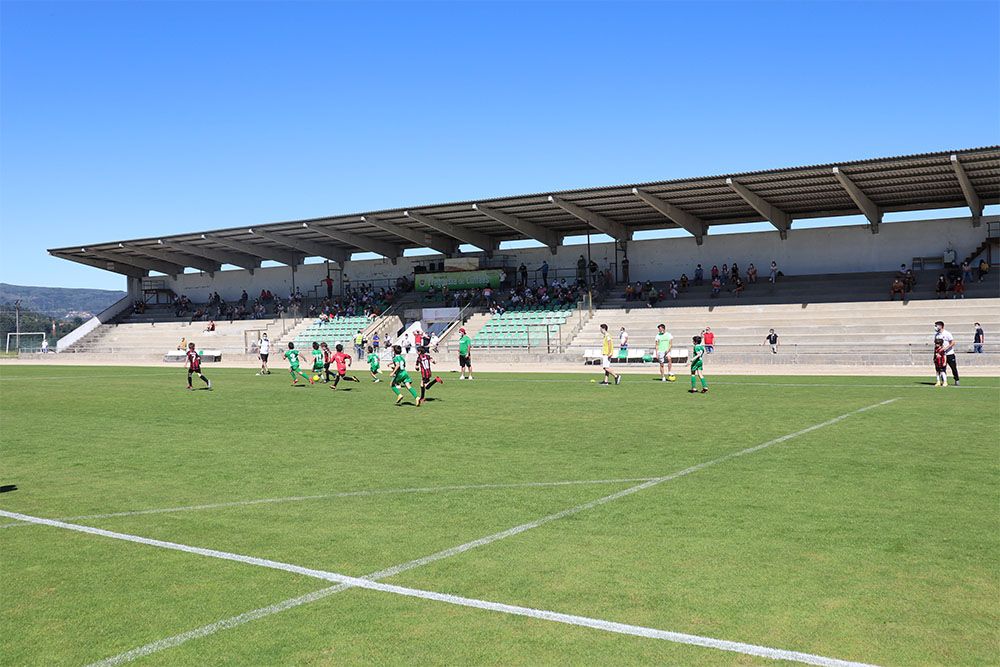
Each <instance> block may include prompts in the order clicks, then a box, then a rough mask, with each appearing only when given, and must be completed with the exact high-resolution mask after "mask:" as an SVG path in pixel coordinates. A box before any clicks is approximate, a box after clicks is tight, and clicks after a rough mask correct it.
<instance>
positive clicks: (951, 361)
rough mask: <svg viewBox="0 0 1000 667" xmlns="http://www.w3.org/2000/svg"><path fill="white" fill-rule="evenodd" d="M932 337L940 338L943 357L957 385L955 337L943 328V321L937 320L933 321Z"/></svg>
mask: <svg viewBox="0 0 1000 667" xmlns="http://www.w3.org/2000/svg"><path fill="white" fill-rule="evenodd" d="M934 338H940V339H941V343H942V345H943V347H944V354H945V358H946V359H947V361H948V366H949V367H950V368H951V376H952V377H953V378H954V379H955V386H956V387H957V386H958V363H957V361H958V360H957V359H956V358H955V337H954V336H952V335H951V332H950V331H948V330H947V329H945V328H944V322H942V321H941V320H938V321H937V322H935V323H934Z"/></svg>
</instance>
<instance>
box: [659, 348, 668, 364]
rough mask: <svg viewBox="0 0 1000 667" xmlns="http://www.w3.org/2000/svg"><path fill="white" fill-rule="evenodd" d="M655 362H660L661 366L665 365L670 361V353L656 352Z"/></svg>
mask: <svg viewBox="0 0 1000 667" xmlns="http://www.w3.org/2000/svg"><path fill="white" fill-rule="evenodd" d="M656 360H657V361H658V362H660V363H661V364H665V363H667V362H668V361H670V352H669V351H668V352H657V353H656Z"/></svg>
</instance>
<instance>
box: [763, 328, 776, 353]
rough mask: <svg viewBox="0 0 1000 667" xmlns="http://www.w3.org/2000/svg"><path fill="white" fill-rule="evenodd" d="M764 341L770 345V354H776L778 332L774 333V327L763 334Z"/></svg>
mask: <svg viewBox="0 0 1000 667" xmlns="http://www.w3.org/2000/svg"><path fill="white" fill-rule="evenodd" d="M764 342H765V343H767V344H768V345H770V346H771V354H778V334H776V333H774V329H771V330H770V332H768V334H767V335H766V336H764Z"/></svg>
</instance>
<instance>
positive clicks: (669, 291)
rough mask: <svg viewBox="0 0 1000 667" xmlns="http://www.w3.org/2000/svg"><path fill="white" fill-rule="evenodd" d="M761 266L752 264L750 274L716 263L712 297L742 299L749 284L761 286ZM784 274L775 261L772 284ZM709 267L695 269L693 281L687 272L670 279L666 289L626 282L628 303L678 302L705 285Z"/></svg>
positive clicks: (648, 283) (710, 273) (711, 274)
mask: <svg viewBox="0 0 1000 667" xmlns="http://www.w3.org/2000/svg"><path fill="white" fill-rule="evenodd" d="M757 275H758V273H757V267H756V266H754V264H753V263H752V262H751V263H750V264H749V265H748V266H747V268H746V271H745V272H744V271H741V270H740V267H739V265H738V264H736V263H735V262H734V263H733V265H732V266H730V265H729V264H728V263H723V265H722V268H719V265H718V264H713V265H712V268H711V269H709V271H708V276H707V280H708V283H709V285H710V287H711V292H710V296H711V297H712V298H717V297H720V296H722V293H723V292H729V293H730V294H732V295H733V296H734V297H739V296H740V295H741V294H743V292H744V290H746V289H747V286H748V285H755V284H756V283H757ZM781 275H782V273H781V272H780V271H779V270H778V264H777V262H774V261H772V262H771V266H770V269H769V276H768V282H770V283H771V284H772V285H773V284H774V283H776V282H777V280H778V277H779V276H781ZM705 281H706V275H705V267H704V266H702V265H701V264H698V265H697V266H695V268H694V273H693V278H689V277H688V274H687V273H682V274H681V277H680V278H675V279H673V280H668V281H667V282H666V283H665V284H664V286H663V287H662V288H658V287H656V286H655V285H654V284H653V283H652V282H651V281H648V280H647V281H646V282H645V283H644V282H642V281H636V282H635V283H626V285H625V292H624V295H623V296H624V297H625V300H626V301H629V302H631V301H639V302H645V303H646V305H647V306H648V307H653V306H655V305H656V304H657V303H659V302H661V301H665V300H667V299H670V300H675V299H677V298H679V297H680V296H681V295H682V294H683V293H684V292H687V291H688V289H690V288H691V287H692V286H695V287H700V286H702V285H704V284H705Z"/></svg>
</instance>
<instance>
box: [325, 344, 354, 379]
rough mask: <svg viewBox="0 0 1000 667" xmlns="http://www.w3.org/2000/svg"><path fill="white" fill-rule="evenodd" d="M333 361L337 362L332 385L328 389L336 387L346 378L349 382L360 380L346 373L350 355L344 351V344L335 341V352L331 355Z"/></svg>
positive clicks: (349, 363)
mask: <svg viewBox="0 0 1000 667" xmlns="http://www.w3.org/2000/svg"><path fill="white" fill-rule="evenodd" d="M331 358H332V359H333V362H334V363H335V364H337V374H336V375H334V376H333V386H332V387H330V389H334V390H336V389H337V385H338V384H340V381H341V380H347V381H349V382H361V380H359V379H358V378H356V377H354V376H353V375H348V374H347V367H348V366H350V365H351V355H349V354H347V353H346V352H344V346H343V345H341V344H340V343H337V352H336V353H335V354H334V355H333V357H331Z"/></svg>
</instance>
